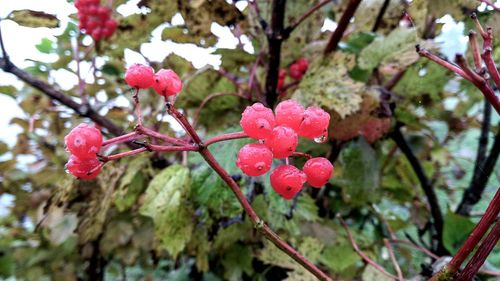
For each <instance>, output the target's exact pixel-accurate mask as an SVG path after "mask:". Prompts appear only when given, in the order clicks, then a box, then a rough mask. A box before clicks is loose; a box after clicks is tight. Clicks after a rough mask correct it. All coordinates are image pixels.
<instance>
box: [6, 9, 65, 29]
mask: <svg viewBox="0 0 500 281" xmlns="http://www.w3.org/2000/svg"><path fill="white" fill-rule="evenodd" d="M8 18H9V19H10V20H13V21H15V22H16V23H18V24H19V25H22V26H27V27H49V28H54V27H58V26H59V20H58V19H57V17H56V16H54V15H51V14H47V13H44V12H39V11H33V10H16V11H13V12H12V13H10V14H9V16H8Z"/></svg>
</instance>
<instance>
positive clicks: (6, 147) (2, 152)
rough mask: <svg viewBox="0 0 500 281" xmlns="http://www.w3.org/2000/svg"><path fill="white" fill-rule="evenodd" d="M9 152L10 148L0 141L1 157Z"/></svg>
mask: <svg viewBox="0 0 500 281" xmlns="http://www.w3.org/2000/svg"><path fill="white" fill-rule="evenodd" d="M7 151H9V146H8V145H7V144H6V143H4V142H3V141H0V155H2V154H4V153H5V152H7Z"/></svg>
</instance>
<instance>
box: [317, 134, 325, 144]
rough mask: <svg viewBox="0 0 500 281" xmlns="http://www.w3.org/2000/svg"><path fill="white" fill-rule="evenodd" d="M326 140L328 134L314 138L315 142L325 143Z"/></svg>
mask: <svg viewBox="0 0 500 281" xmlns="http://www.w3.org/2000/svg"><path fill="white" fill-rule="evenodd" d="M325 141H326V135H322V136H319V137H316V138H314V142H315V143H324V142H325Z"/></svg>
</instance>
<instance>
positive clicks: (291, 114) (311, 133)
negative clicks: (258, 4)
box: [236, 100, 333, 199]
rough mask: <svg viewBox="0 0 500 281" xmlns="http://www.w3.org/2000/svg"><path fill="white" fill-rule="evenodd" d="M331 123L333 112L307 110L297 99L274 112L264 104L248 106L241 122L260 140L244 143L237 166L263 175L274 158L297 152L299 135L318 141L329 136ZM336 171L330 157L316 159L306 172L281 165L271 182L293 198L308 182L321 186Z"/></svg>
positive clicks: (317, 109)
mask: <svg viewBox="0 0 500 281" xmlns="http://www.w3.org/2000/svg"><path fill="white" fill-rule="evenodd" d="M329 122H330V115H329V114H328V113H327V112H325V111H323V110H322V109H321V108H317V107H308V108H307V109H304V107H303V106H302V105H300V104H299V103H298V102H296V101H294V100H286V101H283V102H281V103H279V104H278V106H276V109H275V111H274V114H273V111H272V110H271V109H270V108H267V107H265V106H264V105H262V104H261V103H255V104H253V105H252V106H248V107H247V108H246V109H245V111H243V113H242V115H241V120H240V125H241V127H242V128H243V131H244V132H245V133H246V134H247V135H248V136H249V137H251V138H254V139H257V140H260V143H251V144H247V145H245V146H243V147H242V148H241V149H240V151H239V153H238V158H237V160H236V165H237V166H238V167H239V168H240V169H241V170H242V171H243V173H245V174H247V175H249V176H261V175H263V174H265V173H267V172H268V171H269V170H270V169H271V164H272V160H273V158H286V157H289V156H291V155H292V154H293V153H294V152H295V149H296V148H297V144H298V137H299V136H302V137H306V138H309V139H314V140H315V141H322V140H324V139H326V137H327V134H328V124H329ZM308 163H309V164H308ZM332 172H333V166H332V164H331V163H330V162H329V161H328V160H327V159H325V158H312V159H310V160H309V161H307V162H306V165H305V166H304V170H303V171H301V170H299V169H297V168H296V167H294V166H291V165H281V166H278V167H277V168H276V169H275V170H274V171H273V172H272V173H271V176H270V178H271V185H272V187H273V188H274V190H275V191H276V192H277V193H278V194H280V195H281V196H283V197H284V198H285V199H291V198H293V197H294V196H295V195H296V194H297V193H298V192H299V191H300V190H301V189H302V186H303V184H304V183H305V182H306V181H307V182H308V183H309V184H310V185H311V186H313V187H321V186H323V185H324V184H325V183H326V182H327V181H328V180H329V179H330V176H331V174H332Z"/></svg>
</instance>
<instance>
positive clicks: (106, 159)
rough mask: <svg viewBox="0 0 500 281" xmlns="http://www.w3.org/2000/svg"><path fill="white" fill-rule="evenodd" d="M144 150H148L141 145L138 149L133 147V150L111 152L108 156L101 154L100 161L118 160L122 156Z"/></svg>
mask: <svg viewBox="0 0 500 281" xmlns="http://www.w3.org/2000/svg"><path fill="white" fill-rule="evenodd" d="M145 151H148V149H147V148H145V147H141V148H138V149H134V150H130V151H125V152H122V153H117V154H113V155H109V156H101V161H102V162H104V163H106V162H108V161H114V160H118V159H120V158H123V157H127V156H132V155H137V154H139V153H143V152H145Z"/></svg>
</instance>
